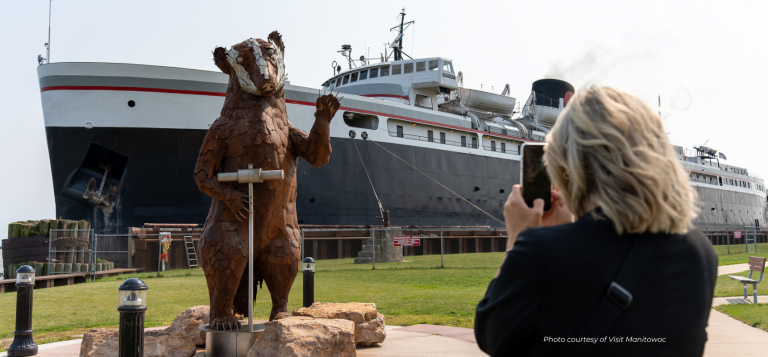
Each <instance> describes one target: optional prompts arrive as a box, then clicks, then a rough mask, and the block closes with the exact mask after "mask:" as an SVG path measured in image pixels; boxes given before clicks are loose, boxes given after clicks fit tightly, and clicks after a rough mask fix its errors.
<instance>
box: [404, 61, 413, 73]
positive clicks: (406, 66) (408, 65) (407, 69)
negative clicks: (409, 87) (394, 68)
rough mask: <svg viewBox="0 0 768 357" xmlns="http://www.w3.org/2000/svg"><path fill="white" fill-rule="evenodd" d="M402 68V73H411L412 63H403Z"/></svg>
mask: <svg viewBox="0 0 768 357" xmlns="http://www.w3.org/2000/svg"><path fill="white" fill-rule="evenodd" d="M403 66H404V68H403V73H405V74H408V73H413V63H404V64H403Z"/></svg>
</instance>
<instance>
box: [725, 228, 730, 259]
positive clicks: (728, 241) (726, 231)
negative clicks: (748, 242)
mask: <svg viewBox="0 0 768 357" xmlns="http://www.w3.org/2000/svg"><path fill="white" fill-rule="evenodd" d="M725 244H726V245H727V246H728V254H731V240H730V239H729V238H728V227H725Z"/></svg>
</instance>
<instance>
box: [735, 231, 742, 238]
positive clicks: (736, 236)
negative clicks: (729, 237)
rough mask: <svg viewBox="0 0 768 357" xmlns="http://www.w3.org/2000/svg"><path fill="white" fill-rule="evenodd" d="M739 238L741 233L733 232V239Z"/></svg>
mask: <svg viewBox="0 0 768 357" xmlns="http://www.w3.org/2000/svg"><path fill="white" fill-rule="evenodd" d="M739 238H741V231H735V232H733V239H739Z"/></svg>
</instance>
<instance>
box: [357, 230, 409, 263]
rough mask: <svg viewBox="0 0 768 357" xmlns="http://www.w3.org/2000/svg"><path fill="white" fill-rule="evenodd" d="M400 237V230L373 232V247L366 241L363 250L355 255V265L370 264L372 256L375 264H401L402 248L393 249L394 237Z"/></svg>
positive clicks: (401, 232)
mask: <svg viewBox="0 0 768 357" xmlns="http://www.w3.org/2000/svg"><path fill="white" fill-rule="evenodd" d="M401 235H403V231H402V230H386V231H384V230H381V231H374V233H373V237H374V238H375V243H376V245H375V247H374V245H373V242H372V241H371V240H370V239H366V240H365V242H364V243H363V250H362V251H360V252H358V253H357V258H355V264H371V261H372V260H373V257H374V254H375V256H376V263H392V262H402V261H403V247H395V236H401ZM374 248H375V249H374Z"/></svg>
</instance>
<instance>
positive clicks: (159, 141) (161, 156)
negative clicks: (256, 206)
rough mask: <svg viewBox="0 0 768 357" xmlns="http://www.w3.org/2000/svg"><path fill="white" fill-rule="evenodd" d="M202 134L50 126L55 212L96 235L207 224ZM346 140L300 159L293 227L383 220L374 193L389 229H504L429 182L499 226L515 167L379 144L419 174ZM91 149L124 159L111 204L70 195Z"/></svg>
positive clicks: (364, 144)
mask: <svg viewBox="0 0 768 357" xmlns="http://www.w3.org/2000/svg"><path fill="white" fill-rule="evenodd" d="M205 133H206V131H205V130H196V129H157V128H91V129H86V128H74V127H47V128H46V134H47V137H48V149H49V155H50V160H51V171H52V176H53V189H54V192H55V195H56V215H57V216H61V217H67V218H69V219H87V220H90V221H91V222H94V227H95V228H96V229H97V230H98V231H105V232H121V231H124V230H125V228H126V227H141V226H142V225H143V224H144V223H150V222H152V223H159V222H162V223H204V222H205V217H206V216H207V214H208V209H209V208H210V204H211V198H210V197H208V196H207V195H205V194H203V193H202V192H200V191H199V190H198V188H197V186H196V185H195V183H194V180H193V178H192V173H193V171H194V166H195V162H196V160H197V155H198V151H199V149H200V145H201V144H202V141H203V138H204V137H205ZM352 140H353V139H349V138H331V144H332V147H333V154H332V155H331V160H330V161H329V163H328V164H327V165H325V166H324V167H322V168H316V167H312V166H311V165H309V164H308V163H307V162H305V161H303V160H301V159H300V160H299V161H300V162H299V166H298V172H299V173H298V175H297V176H298V179H297V183H298V193H297V203H298V204H297V211H298V215H299V223H302V224H345V225H346V224H350V225H353V224H354V225H372V224H373V225H375V224H381V223H382V222H381V220H380V219H379V218H378V217H379V216H381V214H380V212H379V209H378V204H377V202H376V197H375V195H374V189H375V190H376V194H378V197H379V199H380V200H381V202H382V205H383V207H384V209H386V210H389V211H390V217H391V222H392V224H395V225H453V226H457V225H489V226H500V225H501V224H500V223H499V222H498V221H496V220H494V219H493V218H491V217H490V216H488V215H486V214H485V213H483V212H481V211H479V210H477V209H476V208H474V207H472V206H471V205H469V204H468V203H467V202H464V201H463V200H462V199H461V198H459V197H457V196H455V195H454V194H452V193H450V192H449V191H447V190H446V189H445V188H443V187H441V186H440V185H438V184H437V183H435V182H434V181H433V180H431V179H430V178H429V177H432V178H434V179H435V180H437V181H439V182H440V183H442V184H444V185H446V186H447V187H449V188H450V189H451V190H454V191H455V192H456V193H458V194H460V195H461V196H463V197H464V198H466V199H467V200H469V201H470V202H472V203H473V204H474V205H477V206H478V207H480V208H482V209H483V210H484V211H486V212H488V213H489V214H491V215H493V216H495V217H496V218H497V219H500V220H502V221H503V218H502V206H503V203H504V201H505V200H506V197H507V195H508V193H509V190H510V188H511V187H512V185H513V184H516V183H517V181H518V178H519V164H518V161H515V160H504V159H498V158H493V157H482V156H477V155H471V154H464V153H456V152H450V151H444V150H438V149H429V148H423V147H417V146H407V145H399V144H392V143H380V145H382V146H383V147H385V148H386V149H387V150H389V151H391V152H392V153H394V154H395V155H397V156H399V157H400V158H402V159H403V160H405V161H408V162H409V163H411V164H413V165H414V166H416V167H418V168H419V169H420V170H421V171H422V172H423V174H422V173H420V172H418V171H416V170H414V169H413V168H411V167H409V166H408V165H406V164H405V163H403V162H402V161H401V160H399V159H398V158H396V157H395V156H393V155H392V154H390V153H388V152H386V151H385V150H383V149H382V148H381V147H379V146H378V145H376V144H375V143H372V142H370V141H365V140H359V139H356V140H355V143H356V144H357V147H358V149H359V152H360V154H359V155H358V152H357V150H355V146H354V144H353V142H352ZM92 143H94V144H97V145H100V146H103V147H105V148H107V149H109V150H112V151H114V152H116V153H119V154H122V155H125V156H127V157H128V163H127V165H126V168H125V171H124V174H123V175H122V178H121V180H120V187H119V191H118V195H117V197H116V199H115V203H114V204H113V205H112V207H111V208H106V207H104V206H99V205H93V204H91V203H89V202H88V201H87V200H85V199H83V198H82V197H78V195H77V194H71V193H68V192H67V187H70V186H71V185H72V182H71V181H72V176H73V175H74V174H75V172H76V170H77V169H78V168H79V167H80V166H81V165H82V164H83V162H84V160H85V156H86V153H87V152H88V150H89V147H90V146H91V144H92ZM361 158H362V160H361ZM363 162H364V164H365V168H367V170H368V174H369V175H370V181H369V179H368V177H367V176H366V172H365V170H364V168H363ZM425 174H426V175H429V177H427V176H425ZM96 179H97V181H98V180H100V179H101V178H100V177H96ZM372 186H373V187H372ZM105 191H106V190H105Z"/></svg>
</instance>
